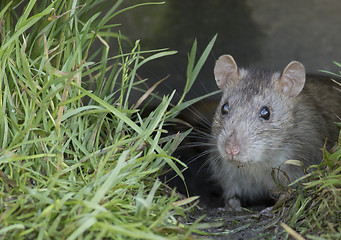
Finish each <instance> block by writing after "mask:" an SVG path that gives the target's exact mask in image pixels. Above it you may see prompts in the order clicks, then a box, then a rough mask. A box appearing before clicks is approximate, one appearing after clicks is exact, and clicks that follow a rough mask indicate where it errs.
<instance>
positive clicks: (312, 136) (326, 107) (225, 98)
mask: <svg viewBox="0 0 341 240" xmlns="http://www.w3.org/2000/svg"><path fill="white" fill-rule="evenodd" d="M214 74H215V79H216V82H217V85H218V87H219V88H220V89H221V90H222V98H221V101H220V103H219V105H218V108H217V110H216V113H215V117H214V120H213V123H212V132H211V133H212V142H211V143H212V145H214V147H213V149H212V150H211V151H212V154H211V156H210V165H211V168H212V171H213V176H214V178H215V179H216V180H217V181H218V183H219V184H220V186H221V187H222V189H223V197H224V199H225V204H226V207H227V208H229V209H235V210H240V206H241V205H240V202H241V201H243V200H246V201H254V200H257V199H262V198H265V197H267V196H269V194H270V190H272V189H275V188H276V183H275V182H274V178H273V176H272V172H275V173H277V174H276V177H275V178H276V180H277V181H278V183H280V184H282V185H287V184H288V183H289V182H290V181H293V180H295V179H297V178H298V177H300V176H302V175H303V173H304V171H303V167H300V166H297V165H293V164H286V163H285V162H286V161H287V160H299V161H301V162H302V163H303V164H304V168H305V167H307V166H310V165H312V164H318V163H320V162H321V160H322V151H321V148H322V147H323V145H324V143H325V141H326V139H328V141H327V147H332V146H333V144H335V142H336V140H337V136H338V131H337V128H336V126H335V124H334V122H336V121H337V120H338V118H337V115H338V116H341V106H340V104H341V92H340V90H339V89H337V87H336V84H335V83H333V82H332V81H331V80H329V81H323V80H321V79H314V78H307V81H306V73H305V68H304V66H303V65H302V64H301V63H300V62H297V61H293V62H290V63H289V64H288V65H287V66H286V67H285V69H284V70H283V72H282V73H277V72H275V73H269V72H265V71H260V70H256V69H242V68H240V69H239V68H238V67H237V64H236V62H235V61H234V59H233V58H232V56H230V55H223V56H221V57H220V58H219V59H218V60H217V62H216V65H215V69H214ZM278 169H280V171H276V170H278ZM273 170H275V171H273ZM288 178H289V179H288Z"/></svg>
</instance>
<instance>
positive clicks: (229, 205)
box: [225, 196, 242, 211]
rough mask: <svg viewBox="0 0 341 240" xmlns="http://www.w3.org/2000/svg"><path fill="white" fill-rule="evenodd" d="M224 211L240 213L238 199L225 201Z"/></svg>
mask: <svg viewBox="0 0 341 240" xmlns="http://www.w3.org/2000/svg"><path fill="white" fill-rule="evenodd" d="M225 209H226V210H228V211H242V207H241V203H240V199H239V198H238V197H236V196H234V197H231V198H228V199H226V200H225Z"/></svg>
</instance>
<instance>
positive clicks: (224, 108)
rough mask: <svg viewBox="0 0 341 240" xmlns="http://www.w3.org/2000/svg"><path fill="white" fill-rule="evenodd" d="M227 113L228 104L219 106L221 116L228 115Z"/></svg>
mask: <svg viewBox="0 0 341 240" xmlns="http://www.w3.org/2000/svg"><path fill="white" fill-rule="evenodd" d="M229 111H230V106H229V104H228V103H225V104H224V105H223V106H221V113H222V114H223V115H226V114H228V113H229Z"/></svg>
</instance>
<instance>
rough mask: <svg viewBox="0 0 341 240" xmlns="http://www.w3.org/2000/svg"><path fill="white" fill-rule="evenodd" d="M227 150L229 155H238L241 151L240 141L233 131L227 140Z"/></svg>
mask: <svg viewBox="0 0 341 240" xmlns="http://www.w3.org/2000/svg"><path fill="white" fill-rule="evenodd" d="M225 151H226V153H227V154H229V155H232V156H233V155H237V154H239V152H240V143H239V141H238V140H237V138H236V135H235V134H234V133H232V134H231V135H230V137H229V139H228V141H227V142H226V145H225Z"/></svg>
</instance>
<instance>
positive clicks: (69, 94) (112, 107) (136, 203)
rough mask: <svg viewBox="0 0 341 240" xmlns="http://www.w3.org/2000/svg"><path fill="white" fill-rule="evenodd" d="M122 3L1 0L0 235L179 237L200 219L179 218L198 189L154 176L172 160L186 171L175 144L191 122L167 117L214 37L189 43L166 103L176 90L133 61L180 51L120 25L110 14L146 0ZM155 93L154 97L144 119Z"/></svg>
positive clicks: (193, 228)
mask: <svg viewBox="0 0 341 240" xmlns="http://www.w3.org/2000/svg"><path fill="white" fill-rule="evenodd" d="M121 3H122V0H118V1H116V2H115V3H114V4H112V3H111V5H110V8H107V9H106V11H105V12H104V13H101V12H100V11H103V9H104V8H105V6H107V5H105V4H106V3H105V1H100V0H98V1H94V0H84V1H62V0H56V1H53V2H51V1H48V0H42V1H40V2H39V4H37V3H36V1H34V0H31V1H29V2H28V3H27V5H26V6H24V10H23V11H20V7H22V6H21V5H23V4H24V3H22V2H21V1H18V0H17V1H15V0H14V1H2V2H1V10H0V11H1V12H0V28H1V29H0V37H1V39H0V41H1V42H0V43H1V46H0V81H1V83H0V88H1V89H0V108H1V110H0V148H1V152H0V188H1V190H0V205H1V208H0V239H70V240H71V239H102V238H114V239H129V238H130V239H186V238H190V235H191V234H192V232H193V231H196V228H198V225H196V224H192V225H186V224H180V222H179V220H181V219H182V220H181V221H182V222H185V219H186V216H185V212H186V211H188V210H190V209H191V205H189V203H191V202H193V201H194V200H195V199H191V198H190V199H185V200H180V199H179V198H178V195H177V194H176V193H175V192H174V191H172V190H169V188H167V187H166V186H165V185H164V184H163V183H161V182H160V181H159V180H158V176H159V174H160V173H161V172H162V170H163V168H164V167H165V166H169V167H171V168H173V170H175V171H176V172H177V173H178V174H179V175H180V177H183V176H182V174H181V171H180V170H179V168H178V167H177V165H176V163H178V164H180V165H181V164H182V163H181V162H180V161H179V160H177V159H175V158H174V157H172V156H171V154H172V152H173V151H174V150H175V149H176V147H177V146H178V145H179V143H180V142H181V140H182V139H183V138H184V137H185V136H186V134H188V132H185V133H179V134H176V135H173V136H169V135H167V134H166V130H165V129H164V126H165V124H167V122H168V121H169V120H170V119H171V118H174V117H175V116H176V115H177V114H178V113H179V111H180V110H182V109H184V108H185V107H187V106H189V105H190V104H192V103H194V102H195V101H198V100H199V99H194V100H192V101H188V102H185V101H184V99H185V95H186V93H187V92H188V91H189V89H190V87H191V86H192V84H193V82H194V80H195V78H196V77H197V75H198V73H199V71H200V69H201V67H202V65H203V64H204V62H205V60H206V58H207V56H208V54H209V52H210V50H211V48H212V46H213V44H214V41H215V37H214V38H213V39H212V41H211V42H210V43H209V44H208V46H207V48H206V49H205V51H204V52H203V54H202V55H201V57H200V58H199V60H198V61H197V62H196V61H195V57H196V42H195V43H194V45H193V48H192V50H191V53H190V55H189V64H188V70H187V83H186V88H185V90H184V93H183V95H182V97H181V100H180V101H179V102H178V103H175V104H174V103H173V104H171V101H172V97H173V95H174V92H173V93H170V94H169V95H168V96H157V95H155V94H153V93H152V91H151V90H149V91H148V89H145V88H143V86H144V85H145V84H148V82H147V81H146V80H145V79H139V78H138V75H137V72H138V69H139V68H141V67H143V65H144V64H145V63H147V62H149V61H161V59H160V58H162V57H167V56H169V55H172V54H175V53H176V52H174V51H169V50H167V49H159V50H150V51H142V50H141V49H140V45H139V41H136V42H135V43H131V42H130V40H128V39H127V38H126V37H125V36H124V35H122V34H120V33H119V32H117V31H116V30H115V27H116V26H117V24H118V23H112V22H115V21H114V20H115V16H116V15H117V14H124V12H125V11H127V10H129V9H131V8H134V7H140V6H141V7H142V6H144V5H148V4H147V3H144V4H140V5H135V6H130V7H128V8H125V9H120V8H119V7H120V4H121ZM18 4H19V5H18ZM150 4H160V3H150ZM17 5H18V6H17ZM102 6H104V7H102ZM94 43H97V46H98V45H99V47H98V48H96V49H94ZM129 44H130V46H131V47H130V49H129V50H128V51H127V50H126V48H123V47H122V45H129ZM109 50H110V51H109ZM112 52H115V53H114V54H112V55H110V54H111V53H112ZM90 86H91V87H90ZM136 89H139V90H140V91H144V92H146V94H145V95H144V96H143V98H141V99H140V101H139V102H138V104H137V103H135V102H133V103H132V102H130V101H129V99H130V97H131V94H132V91H133V90H136ZM143 89H144V90H143ZM204 97H205V96H203V97H201V98H204ZM145 98H147V99H145ZM151 98H154V99H158V100H159V102H160V103H159V105H158V106H157V107H156V108H155V109H153V111H151V112H150V113H149V115H148V116H147V117H145V118H144V119H143V118H142V117H141V113H142V111H143V109H144V108H145V106H146V102H149V100H150V99H151ZM143 100H144V101H143ZM140 104H141V105H140ZM137 105H139V106H137ZM182 165H183V164H182Z"/></svg>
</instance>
